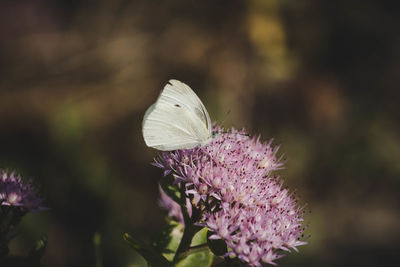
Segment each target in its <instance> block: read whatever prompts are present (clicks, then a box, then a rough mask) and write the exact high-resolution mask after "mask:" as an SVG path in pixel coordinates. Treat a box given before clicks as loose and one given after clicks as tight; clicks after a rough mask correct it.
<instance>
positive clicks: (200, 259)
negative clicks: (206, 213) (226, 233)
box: [175, 228, 214, 267]
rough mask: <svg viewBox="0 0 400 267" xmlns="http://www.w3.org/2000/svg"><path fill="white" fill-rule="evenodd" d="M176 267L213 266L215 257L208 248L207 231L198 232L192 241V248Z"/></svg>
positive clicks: (204, 229)
mask: <svg viewBox="0 0 400 267" xmlns="http://www.w3.org/2000/svg"><path fill="white" fill-rule="evenodd" d="M185 254H186V255H185V256H184V257H183V259H182V260H180V261H179V262H178V263H177V264H176V265H175V266H176V267H196V266H199V267H200V266H201V267H203V266H204V267H207V266H211V264H212V262H213V259H214V255H213V254H212V253H211V251H210V250H209V248H208V247H207V229H206V228H203V229H202V230H200V231H198V232H197V233H196V234H195V236H194V237H193V239H192V243H191V247H190V248H189V250H188V251H186V253H185Z"/></svg>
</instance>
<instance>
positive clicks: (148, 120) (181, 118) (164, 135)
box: [142, 80, 213, 151]
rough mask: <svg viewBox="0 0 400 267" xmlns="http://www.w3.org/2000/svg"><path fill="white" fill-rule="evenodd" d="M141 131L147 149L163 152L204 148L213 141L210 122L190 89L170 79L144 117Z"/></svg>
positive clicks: (206, 113)
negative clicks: (197, 147)
mask: <svg viewBox="0 0 400 267" xmlns="http://www.w3.org/2000/svg"><path fill="white" fill-rule="evenodd" d="M142 132H143V137H144V141H145V143H146V145H147V146H149V147H153V148H155V149H158V150H162V151H170V150H176V149H189V148H194V147H196V146H204V145H206V144H207V143H209V142H210V141H211V139H212V135H213V133H212V129H211V119H210V115H208V112H207V110H206V108H205V107H204V105H203V103H202V102H201V100H200V99H199V98H198V96H197V95H196V94H195V93H194V92H193V90H192V89H190V87H189V86H187V85H186V84H184V83H183V82H180V81H177V80H170V81H169V83H168V84H167V85H166V86H165V87H164V89H163V91H162V92H161V94H160V96H159V97H158V99H157V101H156V102H155V103H154V104H153V105H151V106H150V107H149V108H148V109H147V111H146V113H145V114H144V118H143V123H142Z"/></svg>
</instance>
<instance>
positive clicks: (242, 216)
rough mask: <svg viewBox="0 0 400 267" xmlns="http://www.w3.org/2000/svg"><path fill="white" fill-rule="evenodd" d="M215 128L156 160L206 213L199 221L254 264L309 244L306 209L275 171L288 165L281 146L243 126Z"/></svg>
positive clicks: (196, 205) (241, 257)
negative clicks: (198, 143)
mask: <svg viewBox="0 0 400 267" xmlns="http://www.w3.org/2000/svg"><path fill="white" fill-rule="evenodd" d="M214 130H215V131H216V132H217V135H216V137H215V138H214V139H213V140H212V141H211V143H210V144H208V145H206V146H204V147H197V148H194V149H188V150H176V151H172V152H163V153H161V154H160V155H159V157H158V158H156V160H155V164H154V165H155V166H157V167H159V168H162V169H163V170H164V175H167V174H169V173H172V175H173V176H174V178H175V183H176V184H180V186H183V188H185V193H186V197H187V198H188V200H190V201H187V203H191V204H192V205H193V207H192V209H197V210H199V211H201V212H202V219H201V221H199V222H195V223H197V224H200V225H204V226H206V227H208V228H209V229H210V230H211V231H212V232H213V235H211V236H210V238H211V239H222V240H224V241H225V242H226V244H227V245H228V247H229V248H230V251H229V252H228V254H233V255H236V256H237V257H238V258H239V259H240V260H241V261H242V262H244V263H246V264H248V265H250V266H261V264H262V262H264V263H268V264H275V262H274V261H275V260H276V259H278V258H280V257H282V256H283V255H282V254H280V252H281V251H290V249H294V250H296V251H297V248H296V247H297V246H300V245H303V244H306V242H303V241H300V238H301V237H302V233H303V231H304V227H303V218H302V215H303V211H302V208H299V207H298V206H297V201H296V199H295V198H294V196H293V194H291V193H289V191H288V190H287V189H285V188H283V187H282V180H281V179H279V178H278V177H276V176H274V175H273V174H272V172H273V171H276V170H279V169H282V167H283V163H282V161H281V158H277V156H276V153H277V151H278V148H279V147H273V146H272V145H271V141H270V142H267V143H262V142H260V140H259V138H251V137H249V136H248V135H246V134H245V132H244V131H238V130H235V129H232V130H231V132H229V133H226V132H224V130H223V129H222V128H219V127H215V129H214ZM162 201H163V200H162ZM175 204H176V203H175ZM165 206H167V205H165ZM175 208H176V207H174V209H175ZM175 216H176V215H175Z"/></svg>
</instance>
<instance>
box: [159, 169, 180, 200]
mask: <svg viewBox="0 0 400 267" xmlns="http://www.w3.org/2000/svg"><path fill="white" fill-rule="evenodd" d="M160 186H161V188H162V190H163V191H164V192H165V194H167V195H168V196H169V197H170V198H171V199H172V200H173V201H175V202H176V203H178V204H179V203H180V201H181V200H180V198H181V193H180V192H179V189H178V188H177V187H176V186H175V185H174V177H173V176H172V175H168V176H165V177H163V178H161V180H160Z"/></svg>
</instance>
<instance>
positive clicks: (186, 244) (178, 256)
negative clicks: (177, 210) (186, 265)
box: [173, 188, 201, 264]
mask: <svg viewBox="0 0 400 267" xmlns="http://www.w3.org/2000/svg"><path fill="white" fill-rule="evenodd" d="M180 191H181V199H180V203H181V210H182V215H183V220H184V222H185V229H184V231H183V236H182V239H181V242H180V243H179V246H178V249H177V250H176V253H175V256H174V259H173V263H174V264H176V263H177V262H178V261H180V260H182V259H184V257H182V255H186V254H185V253H186V251H187V250H188V249H189V248H190V244H191V243H192V239H193V236H194V235H195V234H196V233H197V232H198V231H199V230H200V229H201V227H198V226H195V225H193V221H195V220H196V217H197V216H196V215H197V211H196V210H195V209H193V213H192V218H190V217H189V214H188V212H187V207H186V203H185V200H186V194H185V190H184V188H181V189H180Z"/></svg>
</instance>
